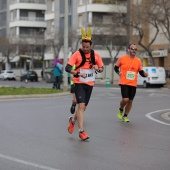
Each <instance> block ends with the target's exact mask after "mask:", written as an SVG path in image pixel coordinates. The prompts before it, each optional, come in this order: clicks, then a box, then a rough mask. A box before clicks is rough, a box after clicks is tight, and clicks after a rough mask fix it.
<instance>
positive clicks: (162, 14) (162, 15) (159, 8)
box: [151, 0, 170, 50]
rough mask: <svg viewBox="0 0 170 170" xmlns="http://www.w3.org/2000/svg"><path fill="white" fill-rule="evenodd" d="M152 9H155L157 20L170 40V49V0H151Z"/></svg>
mask: <svg viewBox="0 0 170 170" xmlns="http://www.w3.org/2000/svg"><path fill="white" fill-rule="evenodd" d="M151 9H153V11H154V15H155V16H156V17H155V20H156V21H157V22H158V23H159V26H160V28H161V30H162V32H163V33H164V35H165V37H166V38H167V40H168V41H169V50H170V1H169V0H151Z"/></svg>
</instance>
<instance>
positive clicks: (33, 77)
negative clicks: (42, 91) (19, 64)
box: [20, 71, 38, 81]
mask: <svg viewBox="0 0 170 170" xmlns="http://www.w3.org/2000/svg"><path fill="white" fill-rule="evenodd" d="M20 80H21V81H25V80H29V81H38V75H37V73H36V72H35V71H27V72H25V73H23V75H22V76H21V77H20Z"/></svg>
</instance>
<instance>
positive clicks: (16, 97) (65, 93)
mask: <svg viewBox="0 0 170 170" xmlns="http://www.w3.org/2000/svg"><path fill="white" fill-rule="evenodd" d="M68 94H70V92H63V93H53V94H29V95H4V96H0V99H20V98H42V97H58V96H65V95H68Z"/></svg>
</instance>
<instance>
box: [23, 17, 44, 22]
mask: <svg viewBox="0 0 170 170" xmlns="http://www.w3.org/2000/svg"><path fill="white" fill-rule="evenodd" d="M20 20H22V21H45V20H44V18H40V17H36V18H35V17H20Z"/></svg>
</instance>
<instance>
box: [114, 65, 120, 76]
mask: <svg viewBox="0 0 170 170" xmlns="http://www.w3.org/2000/svg"><path fill="white" fill-rule="evenodd" d="M114 70H115V72H116V73H117V74H119V67H118V66H116V65H115V66H114Z"/></svg>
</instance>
